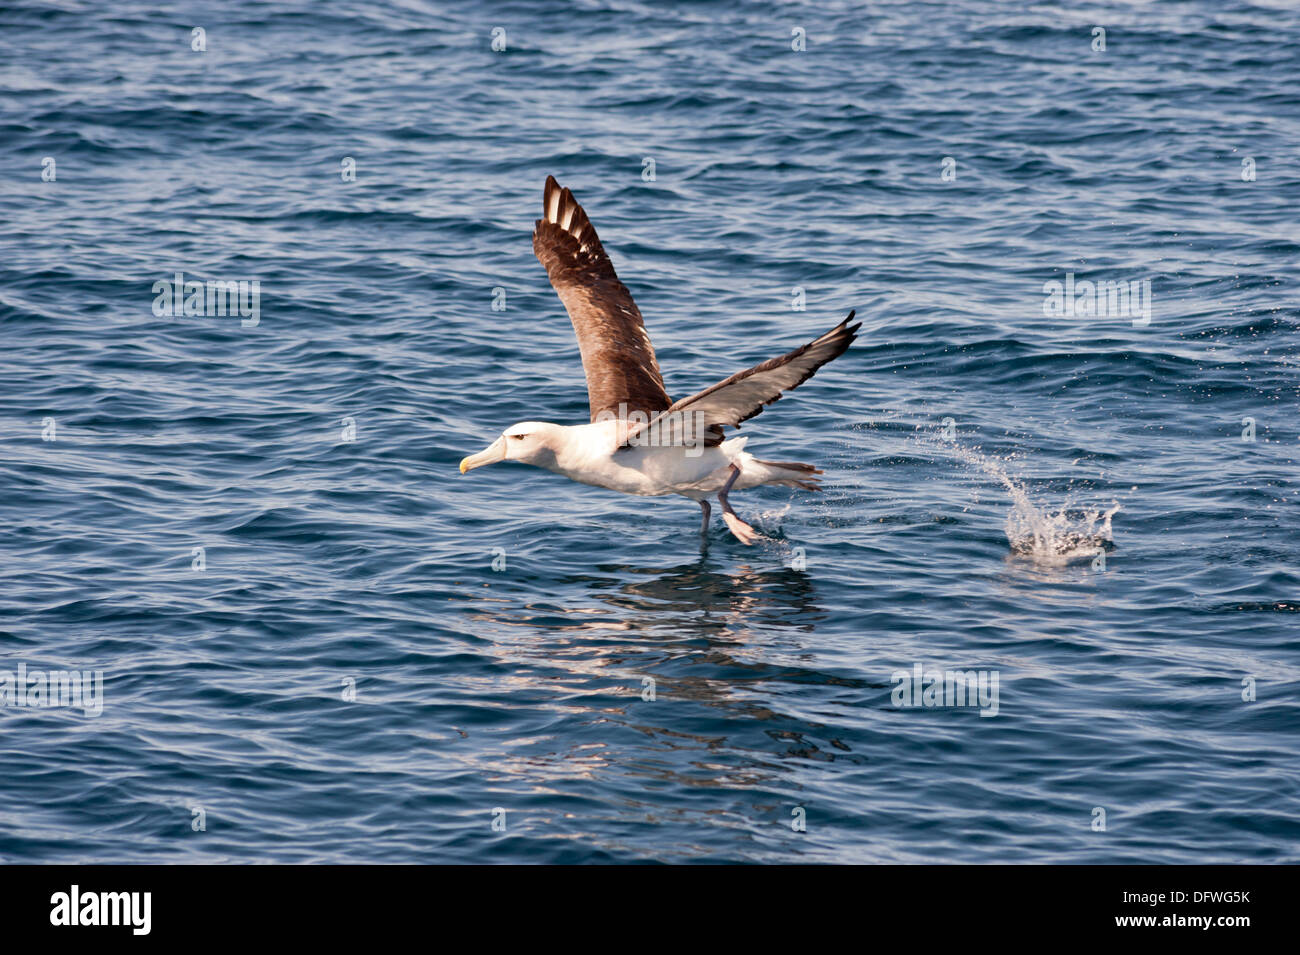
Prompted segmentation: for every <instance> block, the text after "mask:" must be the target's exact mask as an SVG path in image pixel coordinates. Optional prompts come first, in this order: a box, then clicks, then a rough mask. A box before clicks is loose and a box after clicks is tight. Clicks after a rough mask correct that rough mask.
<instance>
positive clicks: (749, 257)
mask: <svg viewBox="0 0 1300 955" xmlns="http://www.w3.org/2000/svg"><path fill="white" fill-rule="evenodd" d="M195 28H202V30H203V31H204V32H203V33H202V34H201V35H196V34H195V33H193V30H194V29H195ZM1096 28H1101V29H1102V30H1104V47H1105V48H1104V49H1101V48H1100V45H1101V44H1100V43H1099V41H1100V40H1102V39H1103V36H1102V35H1101V34H1097V33H1096V32H1095V30H1096ZM501 31H504V32H501ZM494 38H495V41H496V44H497V46H501V45H504V49H499V50H494V49H493V44H494ZM196 46H198V47H203V49H195V48H194V47H196ZM797 46H802V47H803V49H795V47H797ZM1094 46H1096V47H1098V48H1096V49H1094ZM1298 91H1300V9H1298V8H1297V7H1296V5H1295V4H1292V3H1284V2H1277V3H1263V2H1254V3H1247V2H1241V0H1216V2H1213V3H1211V2H1201V0H1196V2H1160V3H1154V2H1153V3H1119V2H1115V3H1081V4H1063V3H1003V2H986V0H963V2H960V3H927V2H917V0H906V2H897V3H869V4H868V3H828V4H795V3H757V2H747V0H746V2H731V3H701V4H693V5H690V6H688V7H685V8H682V9H668V8H666V7H664V6H661V5H651V4H647V3H639V2H621V0H615V2H579V3H573V4H570V3H558V2H555V3H552V2H545V3H501V4H491V3H489V4H483V5H481V6H478V7H474V8H469V7H466V6H464V5H460V4H445V5H444V4H438V3H426V2H418V0H416V2H393V0H378V2H375V0H367V2H364V3H362V2H341V3H329V4H325V3H316V4H313V3H286V2H278V0H272V2H246V3H238V4H236V3H229V4H198V3H193V4H191V3H186V2H181V3H178V4H170V5H167V6H166V9H165V11H161V10H160V9H159V8H158V7H157V6H156V5H150V4H141V3H135V2H129V0H128V2H121V3H106V2H73V0H67V2H56V3H39V4H38V3H33V2H18V3H16V4H7V5H5V7H4V9H3V10H2V11H0V160H2V161H3V168H4V175H3V176H2V177H0V249H2V250H3V253H4V254H3V257H0V330H2V332H3V351H2V353H0V354H2V355H3V357H2V358H0V526H2V527H3V536H2V537H0V655H2V657H3V659H0V671H6V672H10V673H12V674H13V678H12V682H10V683H9V692H8V694H7V696H6V702H7V703H10V704H13V703H17V702H18V696H17V690H18V689H19V683H18V676H17V674H18V673H19V672H20V668H22V672H24V673H25V674H26V678H25V680H26V682H25V683H24V684H23V686H24V687H26V693H27V695H26V696H25V697H23V702H25V703H27V704H29V705H26V706H16V705H6V706H3V707H0V765H2V766H3V767H4V772H3V781H2V782H0V794H2V795H3V799H2V800H0V859H2V860H4V861H6V862H11V863H27V862H181V863H188V862H446V861H450V862H508V863H533V862H565V863H574V862H608V861H617V862H646V861H666V862H689V861H705V862H953V863H993V862H997V863H1005V862H1018V863H1019V862H1023V863H1042V862H1078V863H1131V862H1161V863H1192V862H1195V863H1206V862H1214V863H1218V862H1296V861H1300V849H1298V845H1300V732H1298V731H1300V699H1298V696H1297V694H1298V691H1300V663H1298V662H1297V651H1300V535H1297V530H1296V528H1297V503H1298V502H1297V489H1298V488H1300V471H1298V469H1297V452H1298V451H1300V444H1297V441H1298V440H1300V350H1298V349H1297V322H1298V319H1300V305H1298V304H1297V301H1298V298H1297V289H1296V284H1297V259H1298V257H1300V225H1298V221H1297V208H1298V200H1300V173H1298V172H1297V166H1296V157H1297V155H1300V92H1298ZM348 160H351V162H350V163H349V162H348ZM353 172H354V174H355V175H354V178H353V176H352V175H351V174H352V173H353ZM652 173H653V175H652ZM548 174H553V175H555V176H556V177H557V178H558V179H559V180H560V182H561V183H562V184H564V185H567V186H570V187H571V188H572V189H573V190H574V192H575V193H576V195H577V196H578V198H579V199H580V200H581V201H582V202H583V203H584V205H585V207H586V208H587V211H588V212H589V214H590V215H591V218H592V220H593V221H594V223H595V225H596V227H597V229H598V230H599V232H600V235H601V238H602V239H603V241H604V243H605V245H606V247H607V248H608V249H609V251H610V253H611V256H612V257H613V260H614V262H615V265H616V267H617V268H618V270H619V273H620V276H621V278H622V279H623V281H624V282H625V283H626V284H627V285H628V286H629V287H630V289H631V290H632V292H633V294H634V295H635V297H636V299H637V302H638V303H639V305H640V308H641V310H642V312H643V313H644V315H645V318H646V323H647V326H648V329H649V332H650V334H651V336H652V338H653V340H654V342H655V345H656V347H657V350H658V354H659V359H660V363H661V365H662V367H663V370H664V375H665V378H666V380H667V385H668V390H669V392H670V394H672V395H673V396H674V397H680V396H683V395H686V394H689V393H691V392H693V391H695V390H698V389H700V388H703V387H705V386H707V385H709V384H712V383H714V382H715V381H718V380H720V379H721V378H723V377H724V376H726V375H729V374H731V373H732V372H734V371H737V370H739V369H741V368H745V367H748V366H749V365H751V364H754V363H756V362H758V361H761V360H764V359H767V358H770V357H773V356H775V355H778V354H781V353H783V352H784V351H786V350H788V349H789V348H792V347H794V346H795V345H798V344H800V343H802V342H804V341H807V340H809V339H811V338H813V337H815V336H816V335H817V334H819V333H821V332H822V331H824V330H826V329H827V328H829V327H831V326H832V325H833V324H835V322H837V321H838V320H839V319H840V318H841V317H843V315H844V314H846V313H847V312H848V311H849V309H851V308H856V309H857V313H858V316H859V318H861V319H862V320H863V322H864V324H863V328H862V333H861V337H860V339H859V341H858V342H857V343H856V344H855V345H854V347H853V348H852V349H851V351H850V352H849V353H848V354H846V355H845V356H843V357H842V358H840V359H839V360H837V361H835V362H833V363H832V364H830V365H828V366H826V367H825V368H824V369H822V371H821V372H820V373H819V374H818V376H817V377H816V378H814V379H813V380H811V381H809V382H808V383H807V384H805V385H803V386H802V387H801V388H800V389H799V390H798V391H797V392H794V393H792V394H789V395H787V396H786V397H785V398H784V399H783V400H782V401H780V402H779V403H778V404H776V405H774V406H773V407H771V408H769V409H768V410H767V411H766V413H764V414H763V415H762V416H760V417H758V418H756V419H754V420H753V421H751V422H747V423H746V424H745V426H744V429H743V431H742V433H743V434H747V435H749V436H750V444H749V450H750V451H751V452H754V453H756V454H757V455H758V456H759V457H767V458H769V459H776V460H795V461H809V462H813V463H815V464H817V465H818V466H820V467H822V468H824V469H825V471H826V475H825V478H826V485H825V490H824V492H822V493H821V494H816V495H814V494H811V493H808V492H805V491H799V490H791V489H785V488H775V489H774V488H764V489H760V490H756V491H750V492H746V493H743V494H737V495H736V496H735V497H734V498H733V502H734V503H735V505H736V507H737V510H738V511H739V512H740V513H741V515H743V516H745V517H747V518H749V519H751V520H752V521H753V522H754V523H755V524H756V525H757V526H758V527H759V529H760V530H761V531H762V532H763V533H764V540H762V541H760V542H759V543H758V544H756V545H755V546H753V547H745V546H743V545H741V544H740V543H739V542H737V541H735V540H734V539H732V538H731V537H730V535H729V534H727V532H726V530H725V528H723V526H722V524H721V522H720V521H718V519H717V516H716V510H715V518H714V526H713V530H712V531H711V533H710V534H709V535H708V537H707V539H706V540H705V541H704V542H701V539H700V536H699V533H698V523H699V520H698V515H699V511H698V508H697V507H696V506H695V505H694V504H692V503H691V502H689V501H685V500H683V499H680V498H672V499H647V498H631V497H623V496H620V495H617V494H614V493H612V492H607V491H602V490H598V489H594V488H588V487H583V486H579V485H576V484H572V483H569V482H566V481H565V480H564V479H562V478H560V477H558V476H556V475H552V474H549V473H546V472H543V471H537V470H532V469H528V468H524V467H521V466H518V465H509V464H507V465H498V466H495V467H491V468H486V469H483V470H478V471H474V472H472V473H471V474H469V475H467V476H463V477H462V476H461V475H460V474H459V473H458V470H457V463H458V461H459V460H460V458H461V457H462V456H464V455H465V454H468V453H470V452H473V451H477V450H479V449H481V448H482V447H484V446H485V445H487V444H488V443H489V442H490V441H491V440H493V439H494V437H495V436H496V435H497V434H498V433H499V432H500V431H501V430H502V429H503V428H504V427H506V426H507V425H509V424H512V423H514V422H516V421H519V420H524V419H542V420H551V421H558V422H564V423H577V422H581V421H583V420H585V418H586V415H587V404H586V393H585V387H584V383H583V379H582V373H581V365H580V363H579V359H578V353H577V348H576V345H575V342H574V339H573V334H572V331H571V329H570V326H569V322H568V319H567V318H566V316H565V313H564V311H563V308H562V306H561V305H560V302H559V300H558V299H557V298H556V296H555V294H554V292H553V291H552V290H551V288H550V286H549V284H548V282H547V279H546V275H545V272H544V271H543V269H542V267H541V265H540V264H539V263H538V262H537V261H536V259H535V258H534V256H533V253H532V246H531V239H530V233H531V229H532V224H533V220H534V219H535V218H536V217H537V216H538V214H539V210H540V206H541V190H542V183H543V181H544V179H545V177H546V176H547V175H548ZM177 272H180V273H183V275H184V277H185V278H186V279H193V280H198V281H207V280H217V281H236V282H238V281H247V282H250V283H251V282H253V281H256V282H257V283H259V284H258V286H257V289H258V292H257V296H258V297H257V299H256V304H257V309H256V313H255V314H254V310H253V308H252V305H253V303H254V299H253V297H252V286H251V285H250V286H248V289H249V298H248V299H247V304H248V306H249V307H248V308H247V309H246V312H247V314H244V315H212V314H199V315H193V314H191V315H184V314H182V315H179V316H177V315H167V314H163V315H157V314H155V311H154V307H153V306H154V303H155V298H156V297H157V294H158V293H156V292H155V291H154V288H155V283H158V282H160V281H170V280H172V278H173V276H174V275H175V274H176V273H177ZM1052 282H1060V283H1061V288H1062V289H1064V288H1065V286H1066V284H1067V283H1068V284H1069V285H1070V287H1071V290H1072V291H1073V292H1074V296H1073V297H1072V298H1071V300H1070V301H1071V303H1072V304H1074V305H1076V306H1077V307H1075V308H1072V309H1068V310H1067V309H1065V308H1064V306H1063V305H1062V308H1060V309H1056V307H1055V305H1056V304H1062V302H1063V301H1064V299H1063V292H1062V294H1061V295H1059V296H1057V297H1056V299H1055V303H1054V301H1053V292H1052V288H1053V287H1052V286H1051V285H1050V283H1052ZM1084 282H1116V283H1118V282H1122V283H1125V284H1124V286H1123V288H1124V290H1125V291H1126V292H1130V293H1131V295H1130V298H1129V303H1130V305H1132V304H1134V303H1135V302H1140V303H1141V306H1142V307H1141V308H1131V309H1130V310H1129V312H1128V313H1125V312H1124V311H1123V310H1122V309H1121V308H1120V305H1121V304H1122V303H1120V302H1119V300H1118V299H1116V301H1115V302H1113V303H1112V302H1111V301H1110V300H1109V299H1108V298H1107V297H1106V296H1103V302H1102V306H1103V307H1101V308H1098V309H1088V308H1086V307H1084V306H1082V305H1078V303H1079V302H1083V303H1087V302H1089V301H1090V299H1088V297H1087V296H1086V295H1080V294H1079V290H1080V289H1081V288H1087V286H1081V285H1080V283H1084ZM1129 283H1133V284H1131V285H1130V284H1129ZM1144 283H1149V285H1148V284H1144ZM796 289H801V290H802V295H800V294H799V293H797V292H796V291H795V290H796ZM1108 294H1109V293H1107V295H1108ZM164 297H165V296H164ZM801 299H802V301H801ZM801 304H802V306H803V307H802V308H799V307H797V306H799V305H801ZM494 305H495V306H497V308H494ZM500 306H504V310H498V309H499V308H500ZM918 666H919V667H920V668H921V670H920V673H921V678H920V682H919V684H918V685H919V686H920V687H921V688H924V686H925V685H927V682H928V680H929V675H931V674H934V673H936V672H940V673H941V672H942V671H944V670H960V671H963V672H964V671H976V673H978V674H982V677H981V678H982V679H983V680H984V681H985V682H984V684H983V685H984V689H985V690H986V696H985V698H984V699H983V702H982V703H981V704H980V705H976V706H971V705H965V706H958V705H924V704H926V703H927V700H926V698H925V695H924V693H922V694H918V696H917V698H916V699H907V698H905V697H904V696H903V693H904V689H906V690H907V692H908V693H909V694H910V693H911V690H912V688H913V675H914V674H915V673H916V672H917V671H916V668H917V667H918ZM34 671H36V672H39V673H42V674H45V673H48V672H50V671H68V672H76V673H78V674H80V673H83V672H84V673H87V674H93V673H95V672H96V671H98V672H99V673H100V674H102V697H97V698H96V700H95V703H94V705H86V703H87V700H86V699H85V698H83V699H82V701H81V702H82V704H83V705H82V706H81V707H80V708H78V707H74V706H58V707H52V706H37V705H30V704H34V703H38V702H41V698H40V697H37V696H34V695H33V693H34V690H33V689H32V688H33V687H36V686H38V685H39V678H38V677H35V676H33V672H34ZM904 677H905V679H904ZM0 679H3V673H0ZM994 679H996V681H997V682H996V698H994V697H993V696H992V689H993V687H994V685H995V684H994V683H993V682H992V681H993V680H994ZM92 683H93V680H92ZM652 690H653V692H651V691H652ZM651 697H653V698H651ZM977 699H978V698H977ZM45 702H49V699H48V698H47V699H46V700H45ZM61 702H62V701H61ZM908 702H911V703H914V704H921V705H901V704H903V703H908ZM929 702H935V701H934V700H930V701H929ZM941 702H948V703H955V702H956V701H955V700H954V699H952V698H947V699H945V700H943V701H941ZM994 711H996V712H994ZM801 830H802V831H801Z"/></svg>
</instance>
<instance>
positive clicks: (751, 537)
mask: <svg viewBox="0 0 1300 955" xmlns="http://www.w3.org/2000/svg"><path fill="white" fill-rule="evenodd" d="M738 477H740V468H738V467H736V466H735V465H734V464H733V465H732V466H731V476H730V477H728V478H727V483H726V484H724V485H722V490H720V491H719V492H718V503H719V504H721V505H722V519H723V520H724V521H726V522H727V527H729V528H730V529H731V533H732V534H734V535H735V537H736V540H738V541H740V542H741V543H742V544H752V543H754V541H756V540H758V536H759V535H758V531H756V530H754V528H753V527H751V526H750V525H748V524H746V523H745V522H744V521H742V520H741V519H740V515H739V514H737V513H736V512H735V511H734V510H732V508H731V502H729V501H728V500H727V494H728V492H730V491H731V486H732V485H733V484H735V483H736V478H738Z"/></svg>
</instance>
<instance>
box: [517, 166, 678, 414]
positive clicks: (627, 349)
mask: <svg viewBox="0 0 1300 955" xmlns="http://www.w3.org/2000/svg"><path fill="white" fill-rule="evenodd" d="M542 212H543V215H544V218H542V219H538V220H537V225H536V228H535V229H534V230H533V251H534V252H536V253H537V258H538V259H539V260H540V261H541V263H542V265H544V266H546V274H547V276H548V277H549V278H550V280H551V285H552V286H553V287H554V288H555V291H556V293H557V294H558V295H559V296H560V301H561V302H563V303H564V308H565V311H567V312H568V313H569V319H570V320H571V321H572V322H573V330H574V332H575V333H576V334H577V336H578V350H579V351H580V352H581V353H582V368H583V371H585V372H586V375H587V398H588V401H589V403H590V405H591V420H592V421H595V420H596V419H597V418H598V417H601V416H602V415H613V416H615V417H619V418H625V417H627V416H628V415H629V414H631V413H633V412H639V413H640V415H644V416H645V418H647V419H648V418H653V417H654V416H655V415H657V414H659V413H660V412H662V411H664V410H665V409H666V408H668V407H669V406H670V405H671V404H672V399H671V398H669V397H668V393H667V392H666V391H665V390H664V380H663V375H662V374H660V372H659V362H658V361H657V360H656V359H655V350H654V346H653V345H652V344H651V343H650V336H649V334H648V333H647V332H646V330H645V323H644V322H643V321H642V319H641V312H640V310H639V309H637V307H636V302H634V301H633V300H632V293H631V292H629V291H628V290H627V286H625V285H624V284H623V283H622V282H620V281H619V279H618V275H617V274H616V273H615V272H614V266H613V263H611V262H610V261H609V256H608V255H606V254H605V249H604V247H603V246H602V245H601V244H600V238H599V237H598V236H597V235H596V229H595V227H594V226H593V225H592V224H591V220H589V219H588V218H587V213H586V212H585V211H584V210H583V208H582V206H581V205H579V204H578V200H576V199H575V198H573V193H571V192H570V191H569V190H568V189H561V188H560V184H559V183H557V182H556V181H555V177H554V176H547V177H546V187H545V189H544V191H543V193H542Z"/></svg>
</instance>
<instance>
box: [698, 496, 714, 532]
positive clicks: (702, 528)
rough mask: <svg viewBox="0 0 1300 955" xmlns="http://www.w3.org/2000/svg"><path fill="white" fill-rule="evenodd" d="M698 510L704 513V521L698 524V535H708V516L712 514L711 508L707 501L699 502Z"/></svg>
mask: <svg viewBox="0 0 1300 955" xmlns="http://www.w3.org/2000/svg"><path fill="white" fill-rule="evenodd" d="M700 508H701V509H702V510H703V511H704V520H703V522H702V523H701V524H700V535H701V536H703V535H705V534H708V533H709V515H710V514H712V513H713V508H712V507H711V506H710V505H709V502H708V501H700Z"/></svg>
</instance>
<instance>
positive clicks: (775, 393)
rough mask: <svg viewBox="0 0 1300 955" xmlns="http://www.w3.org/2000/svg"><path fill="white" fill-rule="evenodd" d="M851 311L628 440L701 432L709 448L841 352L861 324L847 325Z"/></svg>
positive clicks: (666, 439)
mask: <svg viewBox="0 0 1300 955" xmlns="http://www.w3.org/2000/svg"><path fill="white" fill-rule="evenodd" d="M854 314H855V312H849V314H848V317H847V318H845V319H844V321H842V322H840V323H839V324H838V325H836V326H835V327H834V328H832V329H831V330H830V331H829V332H827V333H826V334H825V335H823V336H821V337H820V338H818V339H815V340H814V341H811V342H809V343H808V344H806V345H801V346H800V347H798V348H796V349H795V350H794V351H792V352H790V353H789V354H787V355H782V356H781V357H780V358H773V359H771V360H770V361H765V362H763V363H762V364H761V365H755V366H754V367H753V368H750V369H747V370H746V371H740V372H737V373H736V374H734V375H732V376H731V377H730V378H728V379H727V380H726V381H720V382H718V383H717V384H716V385H714V386H713V387H712V388H706V389H704V390H703V391H701V392H700V393H699V394H694V395H691V396H690V397H689V398H683V399H682V400H681V401H678V402H677V403H676V404H674V405H672V406H671V407H670V408H669V409H668V410H667V411H665V412H664V413H663V414H662V415H659V416H658V417H654V418H651V420H650V422H649V424H648V425H645V426H643V427H640V428H634V429H632V430H631V431H630V432H629V434H628V438H627V442H628V443H629V444H634V443H636V442H635V441H634V440H633V439H634V438H636V436H637V435H638V434H640V433H641V432H642V431H645V430H647V429H653V430H654V431H655V433H656V442H657V443H663V444H682V443H693V442H695V441H699V440H700V439H701V437H702V438H703V441H704V444H705V445H706V446H708V447H712V446H714V445H716V444H719V443H720V442H721V441H722V438H723V432H722V429H723V427H724V426H730V427H733V428H734V427H739V426H740V422H742V421H748V420H749V419H750V418H752V417H754V416H755V415H757V414H761V413H762V411H763V408H765V407H766V406H767V405H770V404H771V403H772V402H774V401H776V400H777V399H778V398H780V397H781V394H782V392H786V391H789V390H791V389H792V388H798V387H799V386H800V385H801V384H803V383H804V382H805V381H807V380H808V379H809V378H811V377H812V376H813V375H814V374H816V373H817V369H818V368H820V367H821V366H822V365H824V364H826V363H827V362H828V361H831V360H832V359H834V358H838V357H839V356H840V355H843V354H844V352H845V350H847V349H848V347H849V345H850V344H852V342H853V340H854V339H855V338H856V337H857V331H858V329H859V328H861V327H862V323H861V322H858V323H857V324H856V325H849V322H850V321H852V319H853V316H854Z"/></svg>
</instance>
